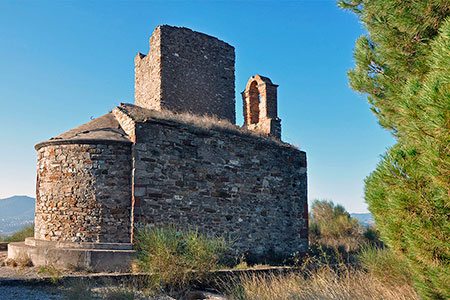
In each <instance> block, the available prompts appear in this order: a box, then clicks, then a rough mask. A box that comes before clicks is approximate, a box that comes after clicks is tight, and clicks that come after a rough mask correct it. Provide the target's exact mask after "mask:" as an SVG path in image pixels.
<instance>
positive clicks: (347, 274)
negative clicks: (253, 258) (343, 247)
mask: <svg viewBox="0 0 450 300" xmlns="http://www.w3.org/2000/svg"><path fill="white" fill-rule="evenodd" d="M224 290H225V292H226V294H228V296H229V297H230V299H233V300H291V299H296V300H341V299H347V300H387V299H389V300H416V299H417V300H419V299H420V298H419V297H418V296H417V294H416V293H415V291H414V289H413V288H412V287H411V286H410V285H407V284H404V283H403V282H396V281H395V280H394V281H392V282H389V283H386V281H385V280H380V279H378V278H376V277H373V276H372V274H371V273H370V272H365V271H363V270H360V269H355V268H353V267H349V266H344V265H341V266H340V267H338V268H332V267H329V266H325V267H322V268H319V269H314V270H310V271H307V272H306V274H305V273H290V274H287V275H273V274H271V275H254V274H253V275H246V276H242V277H241V278H238V279H235V280H232V281H231V282H230V283H229V284H228V285H226V286H225V287H224Z"/></svg>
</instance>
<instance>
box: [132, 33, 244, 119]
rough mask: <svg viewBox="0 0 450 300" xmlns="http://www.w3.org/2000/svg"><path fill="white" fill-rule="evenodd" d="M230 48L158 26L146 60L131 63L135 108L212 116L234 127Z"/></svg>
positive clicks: (232, 55)
mask: <svg viewBox="0 0 450 300" xmlns="http://www.w3.org/2000/svg"><path fill="white" fill-rule="evenodd" d="M234 64H235V53H234V47H233V46H230V45H229V44H227V43H225V42H223V41H221V40H219V39H217V38H215V37H212V36H209V35H206V34H203V33H199V32H195V31H192V30H190V29H188V28H180V27H172V26H168V25H162V26H158V27H157V28H156V29H155V31H154V32H153V35H152V37H151V38H150V50H149V54H148V55H147V56H145V55H142V54H138V55H137V56H136V59H135V65H136V69H135V71H136V82H135V97H136V102H135V104H136V105H138V106H142V107H145V108H149V109H157V110H160V109H167V110H171V111H175V112H185V111H187V112H191V113H194V114H198V115H203V114H208V115H216V116H218V117H219V118H223V119H227V120H229V121H230V122H232V123H233V124H234V123H235V122H236V116H235V115H236V114H235V86H234V81H235V75H234Z"/></svg>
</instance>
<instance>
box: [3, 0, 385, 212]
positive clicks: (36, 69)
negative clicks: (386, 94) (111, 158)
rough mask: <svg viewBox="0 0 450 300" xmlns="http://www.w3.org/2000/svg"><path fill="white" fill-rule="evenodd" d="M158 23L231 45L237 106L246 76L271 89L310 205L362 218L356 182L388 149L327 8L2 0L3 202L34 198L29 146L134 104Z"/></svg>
mask: <svg viewBox="0 0 450 300" xmlns="http://www.w3.org/2000/svg"><path fill="white" fill-rule="evenodd" d="M159 24H169V25H176V26H185V27H189V28H191V29H193V30H196V31H200V32H204V33H207V34H210V35H213V36H216V37H218V38H220V39H222V40H224V41H226V42H228V43H230V44H231V45H233V46H234V47H235V48H236V100H237V101H236V105H237V120H238V124H240V125H241V124H242V122H243V121H242V120H243V118H242V99H241V96H240V92H241V91H242V90H243V89H244V87H245V84H246V82H247V80H248V78H249V77H250V76H251V75H254V74H261V75H264V76H268V77H270V78H271V79H272V81H273V82H274V83H276V84H279V85H280V87H279V88H278V91H279V94H278V99H279V100H278V107H279V115H280V118H281V119H282V130H283V139H284V140H285V141H287V142H289V143H291V144H294V145H297V146H299V147H300V148H301V149H302V150H305V151H306V152H307V156H308V188H309V199H310V200H312V199H316V198H320V199H330V200H333V201H334V202H336V203H341V204H343V205H344V206H345V207H346V208H347V209H348V210H349V211H351V212H365V211H367V205H366V204H365V203H364V200H363V186H364V184H363V180H364V178H365V177H366V176H367V175H368V174H369V173H370V172H371V171H372V170H373V169H374V168H375V166H376V163H377V162H378V159H379V155H380V154H382V153H383V152H384V151H385V149H386V147H388V146H389V145H391V144H393V139H392V137H391V136H390V134H389V133H388V132H386V131H384V130H383V129H381V128H380V126H379V125H378V124H377V121H376V118H375V116H373V115H372V114H371V112H370V110H369V106H368V104H367V103H366V99H365V98H364V97H361V96H358V95H357V94H355V93H354V92H353V91H352V90H351V89H350V88H349V87H348V80H347V77H346V71H347V70H348V69H349V68H351V67H352V66H353V59H352V50H353V48H354V43H355V40H356V38H357V37H358V36H360V35H361V34H362V33H363V29H362V28H361V25H360V24H359V22H358V20H357V19H356V17H355V16H353V15H352V14H350V13H348V12H344V11H342V10H340V9H338V8H337V7H336V5H335V1H334V0H328V1H327V0H323V1H321V0H309V1H306V0H303V1H301V0H298V1H279V0H278V1H135V2H133V1H73V2H71V1H64V2H62V1H41V2H38V1H4V0H0V104H1V108H0V125H1V126H2V128H1V130H0V143H1V145H0V146H1V147H0V198H5V197H8V196H11V195H24V194H25V195H29V196H33V197H34V195H35V190H34V189H35V177H36V152H35V150H34V145H35V144H36V143H37V142H39V141H43V140H46V139H48V138H50V137H52V136H56V135H58V134H60V133H62V132H65V131H67V130H69V129H71V128H74V127H76V126H78V125H81V124H83V123H85V122H87V121H89V120H90V118H91V117H99V116H101V115H103V114H105V113H107V112H108V111H109V110H110V109H112V108H113V107H114V106H115V105H118V104H119V103H120V102H131V103H133V102H134V99H133V97H134V57H135V55H136V53H137V52H138V51H139V52H143V53H147V51H148V39H149V37H150V35H151V33H152V31H153V29H154V28H155V27H156V26H157V25H159Z"/></svg>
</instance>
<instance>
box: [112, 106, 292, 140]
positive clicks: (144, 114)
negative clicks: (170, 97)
mask: <svg viewBox="0 0 450 300" xmlns="http://www.w3.org/2000/svg"><path fill="white" fill-rule="evenodd" d="M119 109H122V110H125V112H129V113H127V114H128V115H129V116H130V117H132V118H133V119H134V120H135V121H138V122H145V121H148V120H152V119H153V120H166V121H172V122H177V123H181V124H186V125H189V126H192V127H195V128H196V129H199V130H204V131H209V130H218V131H225V132H229V133H234V134H240V135H247V136H255V137H258V138H261V139H264V140H266V141H269V142H273V143H276V144H279V145H282V146H286V147H291V148H296V147H294V146H292V145H290V144H287V143H283V142H281V141H280V140H278V139H276V138H274V137H271V136H268V135H267V134H263V133H260V132H257V131H252V130H248V129H247V128H245V127H240V126H237V125H234V124H232V123H231V122H230V121H228V120H225V119H220V118H218V117H216V116H211V115H196V114H193V113H189V112H173V111H169V110H162V111H158V110H151V109H145V108H142V107H137V106H135V105H131V104H121V106H120V107H119Z"/></svg>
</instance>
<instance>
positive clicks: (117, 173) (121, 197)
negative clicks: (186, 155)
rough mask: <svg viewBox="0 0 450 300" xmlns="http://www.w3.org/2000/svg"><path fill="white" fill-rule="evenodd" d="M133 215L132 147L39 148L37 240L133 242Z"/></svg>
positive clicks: (112, 145) (83, 145)
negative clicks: (131, 240) (131, 213)
mask: <svg viewBox="0 0 450 300" xmlns="http://www.w3.org/2000/svg"><path fill="white" fill-rule="evenodd" d="M61 142H64V141H61ZM130 212H131V146H130V144H127V143H122V144H110V145H108V144H68V145H65V144H62V145H59V144H50V145H47V146H43V147H41V148H39V150H38V171H37V186H36V215H35V237H36V238H37V239H43V240H51V241H71V242H118V243H120V242H124V243H126V242H128V243H129V242H130V238H131V215H130Z"/></svg>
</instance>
